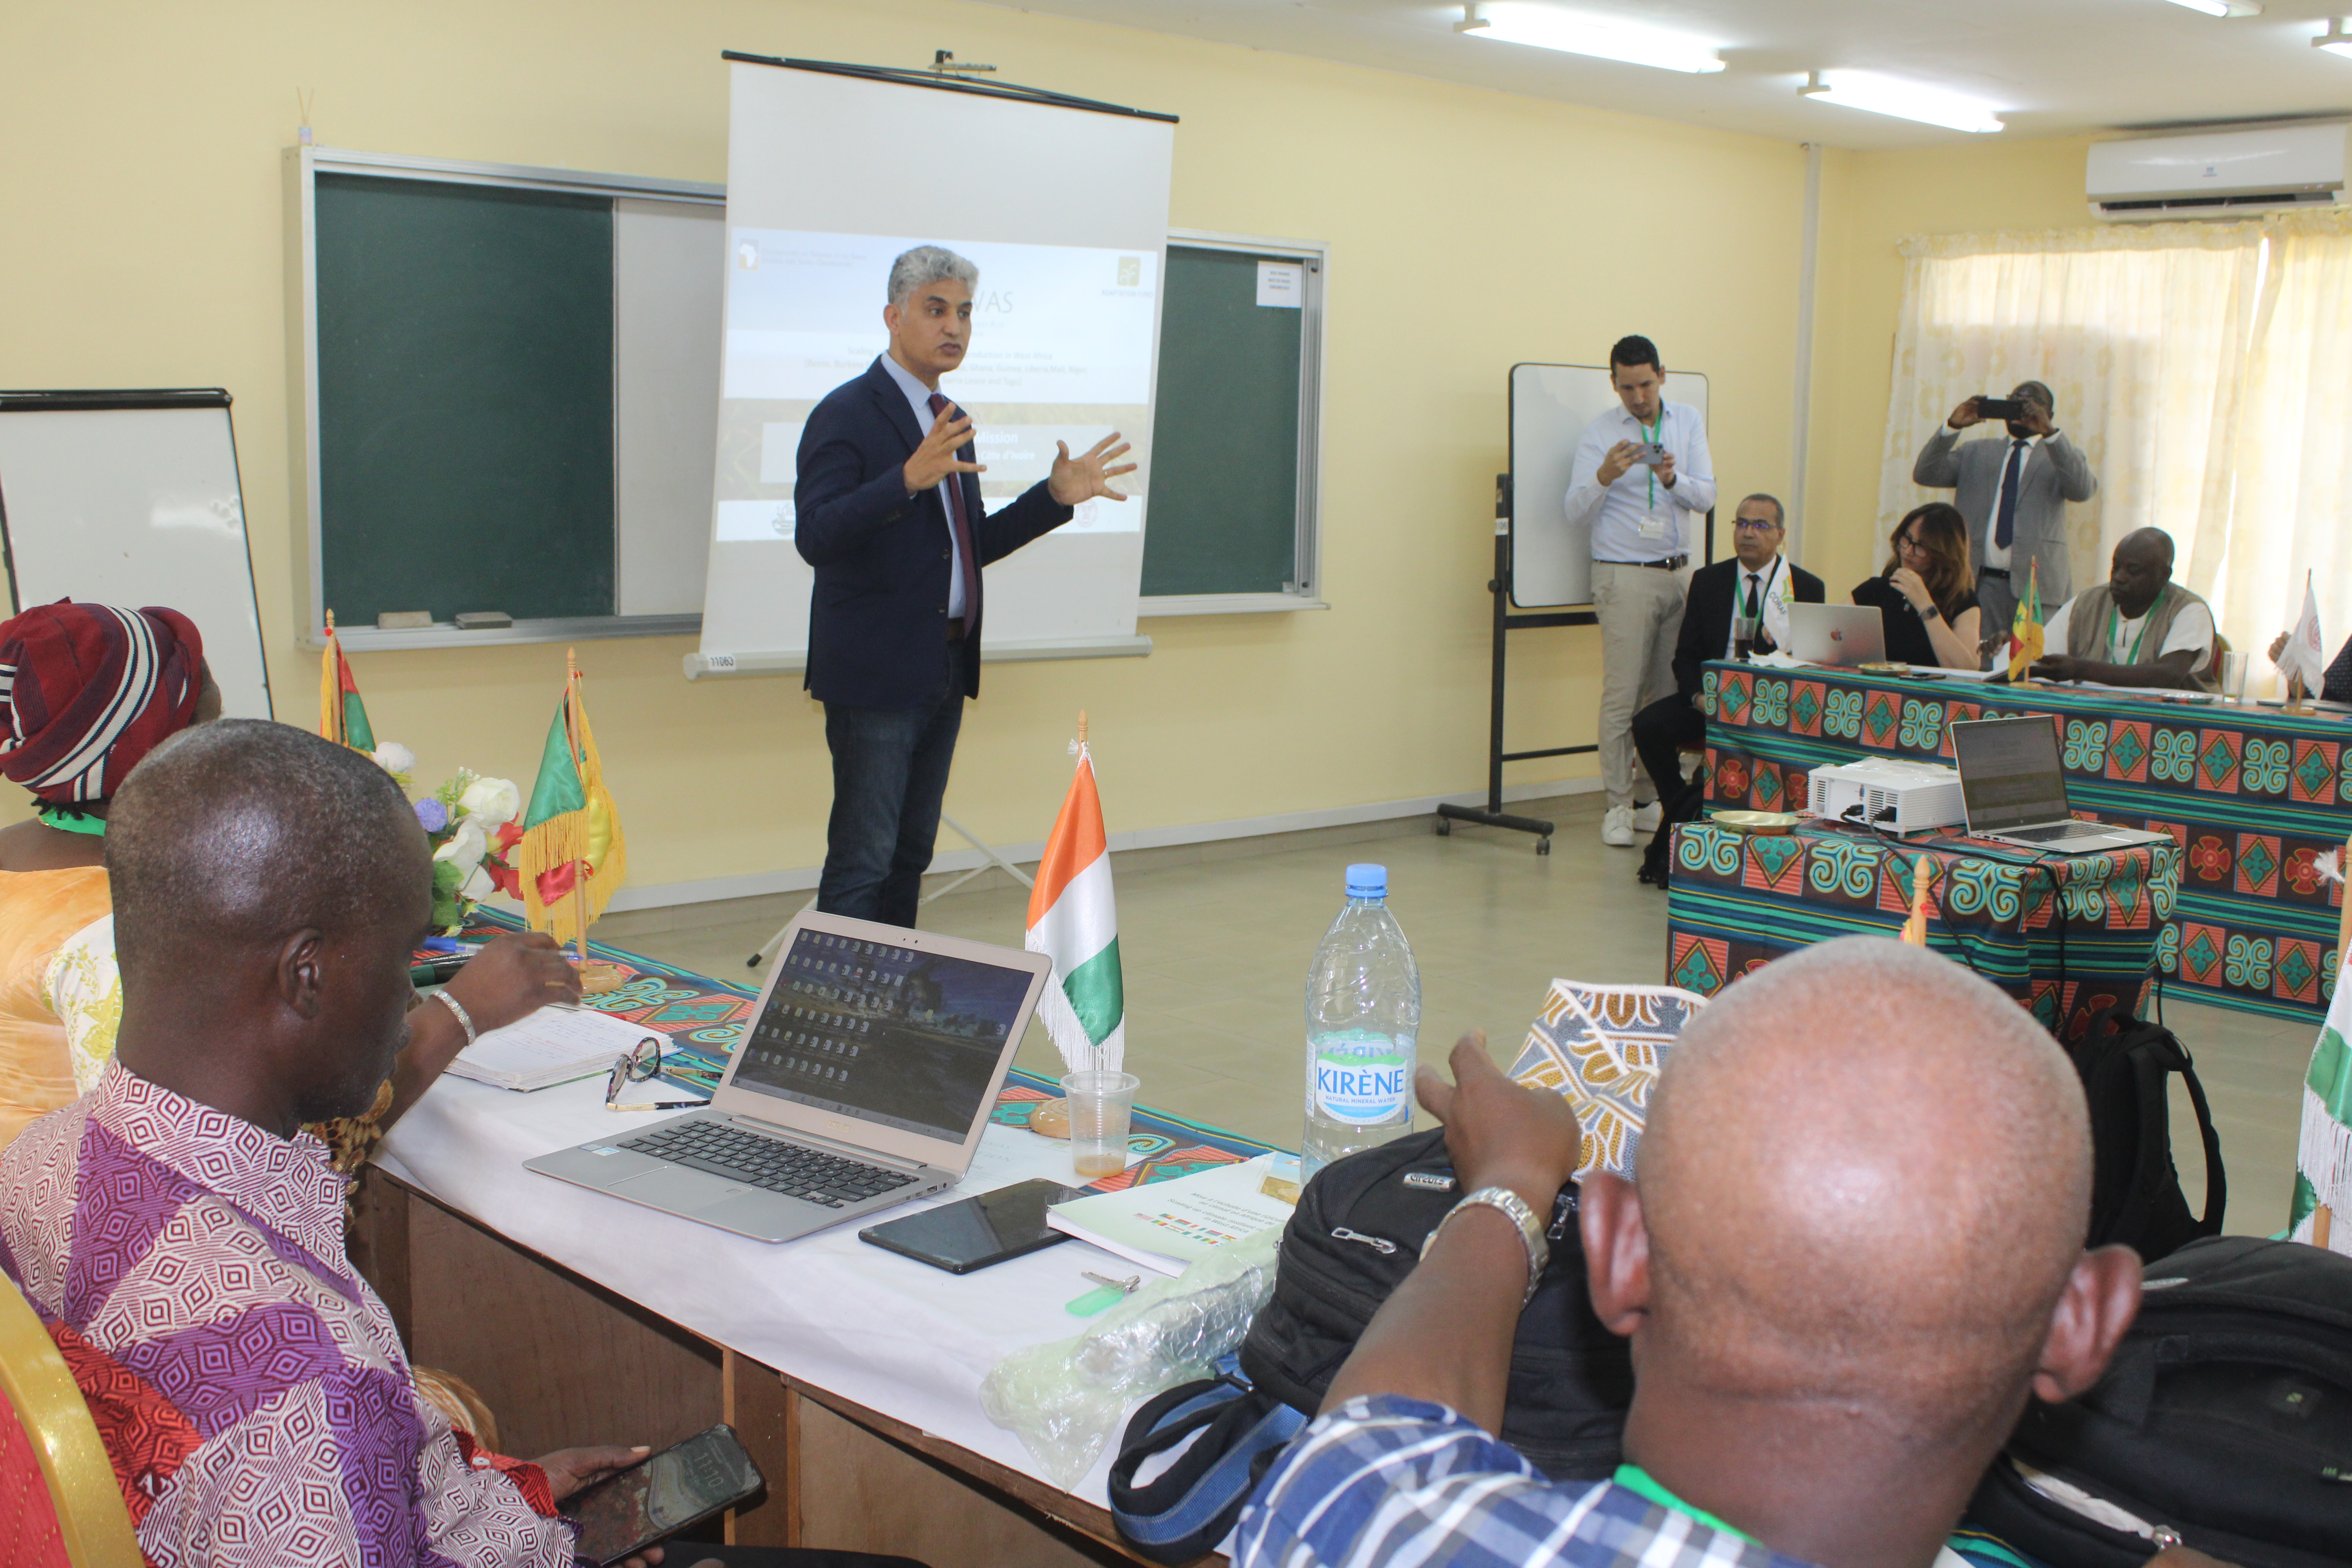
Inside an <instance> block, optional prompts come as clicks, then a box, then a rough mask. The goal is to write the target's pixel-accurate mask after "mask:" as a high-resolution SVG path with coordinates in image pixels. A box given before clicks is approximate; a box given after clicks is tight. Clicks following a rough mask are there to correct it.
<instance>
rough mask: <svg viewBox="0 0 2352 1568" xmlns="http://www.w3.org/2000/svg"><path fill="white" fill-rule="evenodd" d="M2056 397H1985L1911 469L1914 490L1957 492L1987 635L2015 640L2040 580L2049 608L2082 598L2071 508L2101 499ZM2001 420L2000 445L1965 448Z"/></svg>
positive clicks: (2036, 391) (2031, 392)
mask: <svg viewBox="0 0 2352 1568" xmlns="http://www.w3.org/2000/svg"><path fill="white" fill-rule="evenodd" d="M2055 408H2056V403H2055V400H2054V399H2053V398H2052V396H2051V395H2050V389H2049V388H2048V387H2046V386H2044V385H2042V383H2040V382H2038V381H2021V382H2019V383H2018V384H2017V385H2016V387H2015V388H2014V389H2012V390H2011V393H2010V395H2008V396H2007V397H2006V398H1990V397H1986V396H1984V395H1981V394H1979V395H1977V396H1975V397H1971V398H1969V400H1968V401H1967V402H1965V403H1963V404H1961V405H1959V406H1958V408H1955V409H1953V410H1952V412H1951V415H1950V416H1949V417H1948V418H1947V419H1946V420H1945V421H1944V423H1943V424H1942V425H1941V426H1938V427H1937V431H1936V433H1935V434H1934V435H1933V436H1930V437H1927V445H1926V446H1925V447H1921V448H1919V457H1918V460H1917V461H1916V462H1915V463H1913V464H1912V465H1911V482H1912V483H1913V484H1915V485H1926V486H1927V487H1928V488H1930V489H1956V490H1958V492H1959V494H1958V496H1957V497H1956V498H1955V499H1956V500H1957V501H1958V505H1959V509H1960V515H1961V516H1962V517H1964V518H1966V519H1968V521H1969V565H1970V566H1971V567H1973V568H1975V571H1976V574H1977V589H1976V592H1977V603H1978V604H1979V605H1981V606H1982V607H1983V610H1984V614H1983V615H1982V616H1980V617H1979V620H1978V625H1979V626H1982V627H1983V628H1984V630H1985V632H1986V633H1987V635H1988V636H1990V634H1992V633H1995V632H1998V633H2000V634H2001V635H2003V636H2006V635H2007V634H2008V632H2009V628H2010V626H2011V623H2012V622H2014V621H2015V620H2016V618H2017V601H2018V600H2019V599H2020V598H2021V596H2023V595H2024V594H2025V592H2026V584H2027V583H2028V582H2029V581H2031V580H2032V578H2034V577H2035V576H2037V575H2038V576H2039V577H2040V579H2041V583H2042V604H2043V605H2063V604H2064V603H2065V602H2066V601H2067V600H2068V599H2069V598H2072V597H2073V596H2074V563H2073V560H2072V557H2071V556H2070V555H2069V554H2068V552H2067V549H2066V503H2067V502H2068V501H2084V500H2090V499H2091V498H2092V497H2093V496H2095V495H2097V494H2098V493H2099V481H2098V479H2097V477H2096V476H2095V475H2094V474H2093V473H2092V472H2091V460H2090V459H2089V458H2085V457H2084V455H2083V452H2082V448H2080V447H2076V446H2075V445H2074V442H2072V441H2070V440H2068V439H2067V438H2066V436H2065V433H2064V432H2063V431H2062V430H2060V429H2059V428H2058V426H2056V425H2055V424H2053V422H2052V416H2053V411H2054V410H2055ZM1992 419H2000V420H2001V421H2002V422H2003V424H2004V425H2005V426H2007V430H2008V436H2007V438H2006V439H2004V440H2000V441H1970V442H1969V443H1967V444H1966V445H1965V446H1964V445H1962V444H1961V442H1960V432H1962V431H1964V430H1966V429H1967V428H1968V427H1969V426H1971V425H1980V424H1984V423H1986V422H1987V421H1989V420H1992Z"/></svg>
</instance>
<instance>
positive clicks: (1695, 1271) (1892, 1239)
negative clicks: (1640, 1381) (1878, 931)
mask: <svg viewBox="0 0 2352 1568" xmlns="http://www.w3.org/2000/svg"><path fill="white" fill-rule="evenodd" d="M1639 1186H1640V1192H1641V1204H1642V1211H1643V1215H1644V1217H1645V1220H1646V1223H1647V1226H1648V1230H1649V1237H1650V1268H1651V1279H1652V1290H1653V1296H1652V1301H1651V1310H1652V1318H1651V1321H1650V1325H1649V1328H1648V1330H1647V1334H1646V1337H1647V1340H1648V1343H1647V1345H1646V1346H1645V1347H1644V1357H1645V1363H1646V1362H1647V1361H1649V1360H1651V1359H1654V1358H1657V1357H1671V1358H1674V1359H1675V1362H1676V1363H1678V1364H1677V1368H1676V1373H1677V1375H1678V1376H1684V1377H1689V1378H1696V1379H1704V1380H1706V1381H1707V1382H1709V1383H1710V1384H1714V1385H1715V1386H1717V1387H1718V1388H1720V1389H1722V1390H1724V1391H1725V1392H1727V1393H1736V1394H1740V1395H1744V1396H1745V1397H1748V1398H1751V1399H1757V1400H1764V1401H1774V1400H1799V1401H1832V1402H1839V1403H1844V1404H1850V1405H1854V1406H1857V1407H1861V1408H1868V1409H1874V1410H1875V1411H1877V1412H1879V1413H1880V1414H1882V1415H1885V1416H1886V1417H1888V1418H1889V1419H1890V1420H1891V1421H1892V1422H1894V1423H1895V1424H1896V1425H1899V1426H1901V1427H1902V1428H1903V1429H1904V1430H1906V1431H1916V1430H1917V1429H1919V1428H1920V1427H1921V1426H1923V1425H1924V1426H1941V1425H1943V1424H1945V1423H1947V1422H1948V1423H1951V1424H1954V1425H1958V1424H1964V1423H1967V1422H1969V1421H1974V1420H1979V1419H1981V1418H1983V1417H1984V1415H1986V1414H1987V1413H1988V1412H1990V1410H1991V1409H1993V1408H1994V1407H1996V1406H1998V1405H2000V1404H2001V1403H2002V1402H2004V1401H2007V1400H2009V1399H2011V1398H2012V1397H2016V1398H2021V1397H2022V1389H2023V1386H2024V1382H2025V1379H2026V1378H2027V1377H2028V1376H2029V1375H2030V1374H2031V1373H2032V1368H2033V1365H2034V1361H2035V1357H2036V1355H2037V1353H2038V1352H2040V1351H2041V1349H2042V1342H2043V1340H2044V1338H2045V1337H2046V1335H2047V1334H2048V1332H2049V1330H2050V1323H2051V1313H2052V1310H2053V1307H2054V1306H2055V1305H2056V1303H2057V1301H2058V1300H2059V1297H2060V1295H2061V1294H2062V1292H2063V1290H2064V1289H2065V1288H2066V1284H2067V1280H2068V1278H2069V1273H2070V1270H2071V1269H2072V1268H2073V1267H2074V1264H2075V1263H2076V1261H2077V1260H2078V1259H2079V1258H2081V1256H2082V1250H2083V1242H2084V1231H2085V1227H2086V1226H2087V1223H2088V1216H2089V1211H2090V1195H2091V1146H2090V1133H2089V1123H2088V1119H2087V1117H2086V1114H2085V1111H2084V1101H2083V1094H2082V1089H2081V1087H2080V1085H2079V1083H2078V1081H2077V1079H2076V1077H2075V1074H2074V1068H2072V1066H2071V1065H2070V1064H2069V1063H2068V1061H2067V1059H2066V1057H2065V1055H2064V1053H2063V1052H2062V1051H2061V1050H2060V1049H2059V1048H2058V1046H2057V1045H2056V1043H2055V1042H2054V1041H2053V1040H2052V1039H2051V1037H2050V1036H2049V1035H2048V1034H2047V1033H2045V1032H2044V1031H2043V1030H2042V1029H2041V1028H2040V1027H2039V1026H2036V1025H2035V1023H2034V1022H2033V1020H2032V1017H2031V1016H2028V1015H2027V1014H2026V1013H2025V1012H2024V1011H2023V1010H2022V1009H2021V1008H2020V1007H2019V1006H2018V1005H2016V1004H2015V1003H2014V1002H2013V1001H2011V999H2010V998H2009V997H2008V996H2007V995H2005V994H2002V993H2001V992H2000V991H1999V990H1996V989H1995V988H1994V987H1993V986H1991V985H1990V984H1987V983H1985V982H1984V981H1982V980H1979V979H1978V978H1976V977H1975V976H1974V975H1972V974H1970V973H1969V972H1968V971H1966V970H1965V969H1963V968H1961V967H1960V966H1958V964H1955V963H1951V962H1949V961H1948V960H1947V959H1944V958H1940V957H1937V956H1936V955H1934V954H1931V953H1928V952H1924V951H1922V950H1920V949H1917V948H1911V947H1906V946H1904V945H1902V944H1900V943H1897V942H1888V941H1885V940H1883V939H1878V938H1867V937H1851V938H1845V939H1842V940H1840V941H1836V942H1825V943H1822V945H1820V946H1817V947H1812V948H1808V949H1805V950H1803V951H1802V952H1797V953H1794V954H1792V955H1790V957H1788V958H1785V959H1782V960H1780V961H1779V962H1777V963H1773V964H1771V965H1770V966H1769V967H1768V968H1766V969H1764V970H1761V971H1759V973H1755V974H1752V975H1750V976H1748V977H1747V978H1746V979H1743V980H1741V981H1739V982H1738V984H1735V985H1733V986H1732V987H1731V988H1730V989H1728V990H1727V991H1726V992H1725V993H1724V994H1723V995H1722V996H1721V997H1720V998H1719V999H1718V1000H1717V1002H1716V1003H1715V1005H1713V1006H1711V1007H1709V1008H1707V1009H1706V1011H1705V1012H1704V1013H1702V1014H1700V1015H1699V1016H1698V1017H1697V1018H1696V1020H1694V1022H1693V1023H1692V1025H1691V1026H1690V1027H1689V1028H1688V1029H1686V1030H1685V1032H1684V1034H1683V1036H1682V1038H1681V1040H1680V1041H1679V1042H1678V1043H1677V1044H1676V1046H1675V1050H1674V1051H1673V1053H1671V1056H1670V1058H1669V1060H1668V1063H1667V1067H1666V1069H1665V1072H1664V1076H1663V1078H1662V1079H1661V1081H1660V1083H1659V1085H1658V1089H1657V1091H1656V1096H1655V1098H1654V1100H1653V1102H1652V1106H1651V1114H1650V1122H1649V1127H1648V1130H1647V1131H1646V1132H1645V1133H1644V1134H1643V1141H1642V1157H1641V1168H1640V1177H1639ZM1644 1375H1647V1373H1646V1372H1645V1373H1644Z"/></svg>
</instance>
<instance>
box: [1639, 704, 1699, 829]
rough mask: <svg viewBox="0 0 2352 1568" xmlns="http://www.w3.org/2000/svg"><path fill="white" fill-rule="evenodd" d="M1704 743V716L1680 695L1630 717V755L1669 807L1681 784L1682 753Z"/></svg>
mask: <svg viewBox="0 0 2352 1568" xmlns="http://www.w3.org/2000/svg"><path fill="white" fill-rule="evenodd" d="M1704 742H1706V714H1704V713H1701V712H1700V711H1699V710H1697V709H1696V708H1695V707H1693V706H1692V705H1691V700H1690V699H1689V698H1687V697H1685V696H1684V695H1682V694H1681V693H1680V692H1676V693H1675V695H1674V696H1672V697H1661V698H1659V699H1658V700H1656V701H1655V702H1653V703H1651V704H1650V705H1649V706H1648V707H1647V708H1644V709H1643V710H1640V711H1639V712H1637V713H1635V714H1634V715H1633V752H1634V754H1635V755H1636V756H1639V757H1640V758H1641V759H1642V770H1643V772H1644V773H1648V774H1649V775H1650V783H1651V784H1652V786H1653V787H1654V788H1655V789H1656V790H1657V792H1658V798H1659V799H1660V800H1662V801H1664V802H1665V803H1666V804H1667V805H1669V806H1671V805H1673V803H1674V798H1675V795H1676V794H1677V793H1678V789H1679V785H1680V783H1681V780H1682V776H1683V774H1682V749H1683V748H1684V747H1685V746H1695V745H1699V744H1702V743H1704Z"/></svg>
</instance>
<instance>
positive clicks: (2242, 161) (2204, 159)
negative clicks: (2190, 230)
mask: <svg viewBox="0 0 2352 1568" xmlns="http://www.w3.org/2000/svg"><path fill="white" fill-rule="evenodd" d="M2346 132H2347V126H2346V124H2345V122H2344V121H2326V122H2323V123H2312V122H2307V121H2306V122H2298V123H2294V124H2285V125H2259V126H2247V127H2236V128H2230V129H2224V130H2214V131H2197V132H2189V133H2188V134H2186V135H2180V136H2146V137H2137V138H2134V139H2132V140H2129V141H2122V142H2093V143H2091V152H2090V158H2089V161H2088V167H2087V169H2086V170H2085V172H2084V189H2085V194H2086V195H2088V196H2089V197H2090V202H2091V211H2092V212H2093V213H2094V214H2095V215H2096V216H2099V217H2102V218H2105V219H2108V220H2109V221H2111V222H2117V223H2132V222H2139V223H2146V222H2149V221H2151V220H2155V219H2161V218H2191V217H2244V216H2250V215H2252V214H2254V213H2261V212H2272V211H2275V210H2278V209H2280V208H2285V207H2328V206H2335V205H2339V204H2343V203H2344V199H2345V198H2344V164H2345V136H2346Z"/></svg>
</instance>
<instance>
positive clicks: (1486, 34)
mask: <svg viewBox="0 0 2352 1568" xmlns="http://www.w3.org/2000/svg"><path fill="white" fill-rule="evenodd" d="M1454 31H1455V32H1457V33H1461V34H1465V35H1466V36H1467V37H1473V38H1486V39H1489V40H1491V41H1493V42H1495V43H1498V44H1528V45H1531V46H1532V47H1536V48H1538V49H1558V50H1559V51H1560V52H1561V53H1562V54H1570V55H1591V56H1592V57H1593V58H1597V59H1604V60H1622V61H1624V62H1625V63H1626V64H1627V65H1634V66H1651V67H1654V68H1656V69H1659V70H1670V71H1686V72H1689V73H1690V74H1692V75H1694V76H1703V75H1705V74H1706V73H1707V72H1710V71H1719V70H1721V69H1722V68H1723V61H1722V60H1721V59H1719V58H1717V56H1716V53H1715V51H1714V50H1713V49H1712V48H1709V47H1707V46H1706V45H1705V44H1700V43H1694V42H1693V41H1692V40H1690V39H1688V38H1684V37H1675V35H1673V34H1671V33H1652V32H1646V31H1642V30H1637V29H1635V28H1632V27H1615V26H1604V25H1602V24H1601V23H1598V22H1588V21H1585V20H1583V19H1582V18H1580V17H1577V16H1570V15H1568V14H1567V13H1566V12H1564V11H1555V10H1553V9H1552V8H1551V7H1550V6H1549V5H1465V6H1463V7H1462V20H1460V21H1459V22H1456V23H1454Z"/></svg>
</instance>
